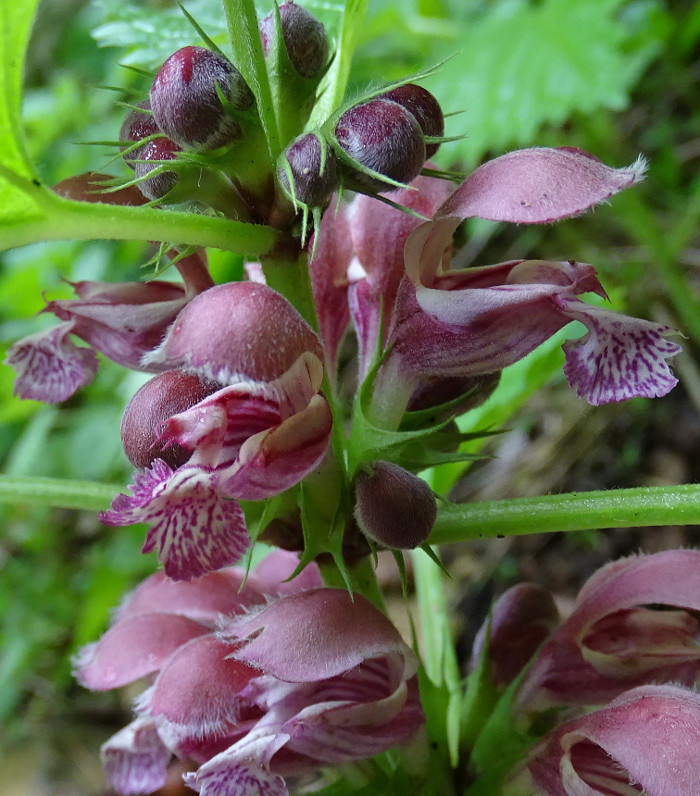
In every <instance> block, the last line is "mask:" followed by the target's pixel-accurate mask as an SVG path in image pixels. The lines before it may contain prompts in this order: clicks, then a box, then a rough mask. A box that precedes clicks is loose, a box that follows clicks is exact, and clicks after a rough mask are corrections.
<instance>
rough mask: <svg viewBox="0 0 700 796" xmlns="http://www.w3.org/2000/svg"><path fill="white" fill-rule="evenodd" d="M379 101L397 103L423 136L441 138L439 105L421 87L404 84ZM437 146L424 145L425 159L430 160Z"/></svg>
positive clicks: (443, 120)
mask: <svg viewBox="0 0 700 796" xmlns="http://www.w3.org/2000/svg"><path fill="white" fill-rule="evenodd" d="M380 99H388V100H391V101H392V102H398V104H399V105H401V106H402V107H403V108H405V109H406V110H407V111H409V112H410V113H412V114H413V115H414V116H415V118H416V121H417V122H418V124H419V125H420V129H421V130H422V131H423V135H426V136H441V135H443V134H444V132H445V117H444V116H443V114H442V108H441V107H440V103H439V102H438V101H437V100H436V99H435V97H434V96H433V95H432V94H431V93H430V92H429V91H428V90H427V89H424V88H423V87H422V86H417V85H416V84H415V83H406V84H405V85H403V86H398V87H397V88H394V89H392V90H391V91H387V92H386V93H385V94H382V95H380ZM439 146H440V144H429V143H426V145H425V156H426V158H431V157H432V156H433V155H434V154H435V153H436V152H437V151H438V148H439Z"/></svg>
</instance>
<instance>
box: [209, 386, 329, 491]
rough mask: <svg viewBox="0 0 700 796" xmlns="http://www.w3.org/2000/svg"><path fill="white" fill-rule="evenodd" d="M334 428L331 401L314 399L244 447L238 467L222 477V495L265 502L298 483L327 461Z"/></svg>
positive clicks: (257, 435) (253, 438) (223, 473)
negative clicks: (322, 462)
mask: <svg viewBox="0 0 700 796" xmlns="http://www.w3.org/2000/svg"><path fill="white" fill-rule="evenodd" d="M332 426H333V418H332V415H331V410H330V407H329V405H328V401H326V399H325V398H324V397H323V396H322V395H315V396H314V397H313V398H312V399H311V401H310V402H309V405H308V406H307V407H306V409H304V410H303V411H301V412H298V413H297V414H295V415H292V416H291V417H289V418H288V419H287V420H285V421H284V422H283V423H282V424H281V425H279V426H277V427H276V428H273V429H271V430H270V431H266V432H263V433H261V434H256V435H255V436H253V437H251V438H250V439H248V440H247V441H246V442H245V443H244V444H243V446H242V447H241V449H240V452H239V455H238V460H237V461H236V463H235V464H234V465H233V466H232V467H231V468H230V469H229V470H228V471H223V472H222V473H221V490H222V493H223V494H226V495H230V496H231V497H236V498H240V499H241V500H264V499H265V498H268V497H271V496H272V495H277V494H279V493H280V492H284V490H285V489H289V487H291V486H294V485H295V484H297V483H299V481H301V479H302V478H304V477H305V476H306V475H308V474H309V473H310V472H311V471H312V470H314V469H316V467H318V465H319V464H320V463H321V461H322V460H323V458H324V457H325V455H326V452H327V451H328V446H329V445H330V435H331V429H332Z"/></svg>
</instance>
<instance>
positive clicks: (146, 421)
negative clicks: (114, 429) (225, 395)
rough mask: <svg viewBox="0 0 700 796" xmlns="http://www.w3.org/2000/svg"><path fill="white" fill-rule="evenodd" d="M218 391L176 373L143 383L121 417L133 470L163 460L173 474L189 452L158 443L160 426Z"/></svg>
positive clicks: (124, 438)
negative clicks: (156, 460) (155, 460)
mask: <svg viewBox="0 0 700 796" xmlns="http://www.w3.org/2000/svg"><path fill="white" fill-rule="evenodd" d="M218 389H220V385H218V384H216V383H214V382H210V381H203V380H202V379H200V378H199V377H198V376H194V375H192V374H189V373H183V372H182V371H179V370H169V371H166V372H165V373H161V374H160V375H158V376H156V377H155V378H153V379H151V380H150V381H148V382H146V384H144V385H143V387H141V389H140V390H139V391H138V392H137V393H136V394H135V395H134V397H133V398H132V399H131V401H129V404H128V406H127V407H126V409H125V410H124V414H123V415H122V428H121V434H122V444H123V445H124V452H125V453H126V456H127V458H128V459H129V461H130V462H131V463H132V464H133V465H134V467H139V468H144V467H150V465H151V464H152V463H153V460H154V459H163V461H165V463H166V464H167V465H168V466H170V467H172V468H173V470H175V469H177V468H178V467H180V466H181V465H183V464H184V463H185V462H186V461H187V460H188V459H189V458H190V456H191V455H192V454H191V451H188V450H187V449H185V448H183V447H182V446H181V445H177V444H172V445H168V444H167V443H164V442H163V441H161V440H160V439H159V436H160V426H161V424H162V423H164V422H165V421H166V420H167V419H168V418H170V417H172V416H173V415H177V414H179V413H180V412H184V411H185V410H186V409H189V408H190V407H192V406H194V405H195V404H196V403H199V402H200V401H202V400H204V398H206V397H207V396H208V395H211V394H212V393H213V392H216V390H218ZM164 446H165V447H164Z"/></svg>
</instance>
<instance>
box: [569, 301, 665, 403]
mask: <svg viewBox="0 0 700 796" xmlns="http://www.w3.org/2000/svg"><path fill="white" fill-rule="evenodd" d="M559 304H560V306H561V307H562V309H563V311H564V312H565V313H566V315H568V316H569V317H570V318H572V319H574V320H578V321H581V322H582V323H584V324H585V325H586V328H587V329H588V332H587V334H586V335H585V336H584V337H583V338H581V339H580V340H569V341H568V342H566V343H565V344H564V346H563V348H564V351H565V352H566V364H565V366H564V373H565V374H566V378H567V379H568V380H569V384H571V386H572V387H573V388H574V389H575V390H576V393H577V395H579V396H580V397H581V398H585V399H586V400H587V401H588V403H590V404H592V405H593V406H599V405H601V404H606V403H610V402H612V401H624V400H626V399H628V398H636V397H642V398H660V397H661V396H662V395H666V394H667V393H668V392H670V391H671V390H672V389H673V387H674V386H675V385H676V384H677V383H678V379H677V378H676V377H675V376H674V375H673V374H672V373H671V369H670V368H669V365H668V362H667V361H666V360H667V359H668V358H669V357H672V356H675V355H676V354H678V353H679V352H680V351H681V347H680V346H679V345H678V344H676V343H673V342H671V341H670V340H667V339H666V338H665V335H669V334H677V332H674V330H673V329H672V328H671V327H670V326H663V325H662V324H659V323H652V322H651V321H644V320H641V319H639V318H630V317H628V316H626V315H621V314H620V313H617V312H612V311H610V310H604V309H601V308H600V307H593V306H590V305H588V304H583V303H582V302H580V301H576V300H575V299H574V300H572V299H567V298H562V299H561V300H560V301H559Z"/></svg>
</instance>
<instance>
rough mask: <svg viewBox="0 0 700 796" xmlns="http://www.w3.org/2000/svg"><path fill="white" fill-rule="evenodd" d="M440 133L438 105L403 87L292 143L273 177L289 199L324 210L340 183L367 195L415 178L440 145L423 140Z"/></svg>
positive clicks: (418, 91) (414, 89) (426, 95)
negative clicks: (331, 125)
mask: <svg viewBox="0 0 700 796" xmlns="http://www.w3.org/2000/svg"><path fill="white" fill-rule="evenodd" d="M443 132H444V118H443V114H442V110H441V108H440V105H439V103H438V101H437V100H436V99H435V97H433V95H432V94H431V93H430V92H429V91H426V89H424V88H421V87H420V86H417V85H415V84H414V83H407V84H405V85H403V86H399V87H397V88H394V89H391V90H390V91H387V92H385V93H384V94H380V95H379V96H377V97H374V98H373V99H370V100H367V101H366V102H362V103H359V104H357V105H354V106H353V107H351V108H349V109H348V110H346V111H345V112H344V113H342V114H341V115H340V117H339V118H338V119H337V121H336V123H335V126H334V128H333V130H332V132H330V133H329V132H328V131H325V130H324V131H316V132H313V133H306V134H305V135H302V136H300V137H299V138H297V139H295V140H294V141H293V142H292V143H291V144H290V145H289V146H288V147H287V149H286V150H285V152H284V153H283V155H282V157H281V158H280V162H279V164H278V170H277V178H278V180H279V183H280V185H281V186H282V189H283V191H284V192H285V193H286V194H287V195H289V196H290V197H291V198H292V199H293V200H294V201H295V202H296V203H299V204H303V205H307V206H308V207H314V206H323V205H325V204H326V203H327V202H328V201H329V200H330V197H331V195H332V194H333V192H334V191H335V190H336V189H337V188H338V186H339V185H340V184H343V185H346V186H347V187H349V188H351V189H353V190H356V191H359V192H361V193H367V194H370V195H372V194H376V193H379V192H382V191H391V190H393V189H395V188H397V187H398V186H397V185H396V183H409V182H411V180H413V179H415V177H417V176H418V174H419V173H420V171H421V169H422V168H423V164H424V163H425V161H426V158H428V157H430V156H432V155H434V154H435V152H436V151H437V149H438V146H439V144H438V143H436V142H434V141H432V140H431V141H426V138H431V139H432V138H439V137H440V136H442V134H443ZM375 175H376V176H375Z"/></svg>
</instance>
